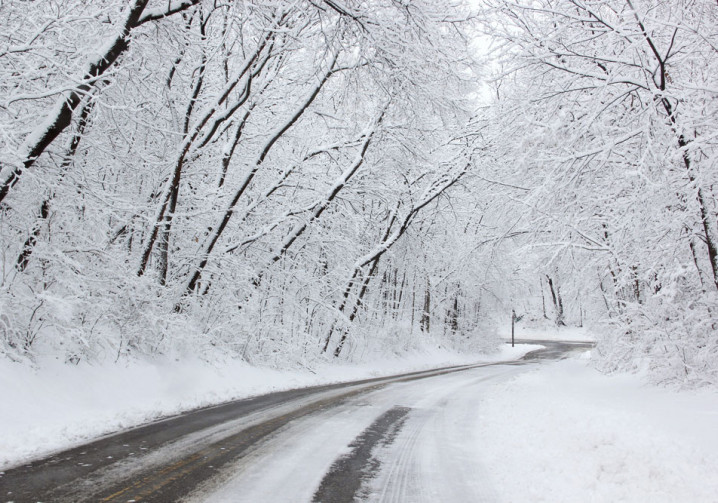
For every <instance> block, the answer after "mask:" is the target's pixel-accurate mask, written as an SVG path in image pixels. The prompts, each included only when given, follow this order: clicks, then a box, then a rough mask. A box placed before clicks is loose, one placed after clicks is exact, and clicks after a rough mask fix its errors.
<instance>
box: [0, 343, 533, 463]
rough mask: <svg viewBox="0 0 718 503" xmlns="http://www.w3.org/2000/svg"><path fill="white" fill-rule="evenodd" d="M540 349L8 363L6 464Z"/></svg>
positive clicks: (3, 367)
mask: <svg viewBox="0 0 718 503" xmlns="http://www.w3.org/2000/svg"><path fill="white" fill-rule="evenodd" d="M537 347H539V346H530V345H526V346H517V347H516V348H510V347H502V348H501V350H500V351H499V352H497V353H494V354H491V355H477V354H474V355H460V354H457V353H454V352H451V351H447V350H438V349H434V350H432V351H423V352H416V353H412V354H409V355H405V356H402V357H395V358H384V359H373V360H372V362H371V363H370V364H369V363H365V364H323V365H321V366H318V367H316V368H314V369H312V370H309V369H294V370H277V369H271V368H266V367H253V366H250V365H248V364H246V363H243V362H238V361H229V362H225V363H223V364H217V365H209V364H208V363H206V362H203V361H199V360H182V361H180V362H177V361H173V360H165V361H153V362H140V361H136V362H132V363H129V364H126V365H116V364H107V365H104V366H102V365H96V366H90V365H79V366H68V365H61V364H52V363H51V362H48V363H46V364H44V365H43V366H42V370H40V371H34V370H32V369H29V368H27V367H23V366H20V365H17V364H13V363H10V362H8V361H0V431H2V435H0V470H1V469H3V468H7V467H9V466H13V465H16V464H19V463H22V462H25V461H27V460H29V459H33V458H37V457H40V456H43V455H47V454H50V453H52V452H55V451H58V450H61V449H65V448H69V447H72V446H75V445H78V444H81V443H84V442H87V441H89V440H91V439H93V438H96V437H99V436H102V435H106V434H110V433H113V432H116V431H119V430H123V429H127V428H131V427H134V426H138V425H141V424H144V423H148V422H151V421H154V420H157V419H160V418H163V417H167V416H171V415H174V414H179V413H181V412H184V411H187V410H191V409H195V408H198V407H204V406H208V405H214V404H218V403H221V402H225V401H229V400H233V399H240V398H246V397H250V396H256V395H262V394H265V393H270V392H273V391H281V390H287V389H292V388H302V387H308V386H315V385H321V384H329V383H337V382H346V381H354V380H359V379H365V378H370V377H381V376H388V375H392V374H400V373H405V372H412V371H418V370H427V369H431V368H439V367H446V366H453V365H465V364H471V363H477V362H492V361H505V360H512V359H517V358H520V357H521V356H522V355H523V354H525V353H527V352H529V351H531V350H533V349H536V348H537Z"/></svg>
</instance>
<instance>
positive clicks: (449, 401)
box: [0, 340, 591, 503]
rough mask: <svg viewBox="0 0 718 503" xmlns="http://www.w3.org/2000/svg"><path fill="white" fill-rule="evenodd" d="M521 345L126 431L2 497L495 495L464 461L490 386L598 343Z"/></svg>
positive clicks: (26, 478)
mask: <svg viewBox="0 0 718 503" xmlns="http://www.w3.org/2000/svg"><path fill="white" fill-rule="evenodd" d="M517 342H518V343H530V344H541V345H543V346H545V349H542V350H537V351H533V352H531V353H529V354H527V355H526V356H525V357H524V358H523V359H521V360H518V361H512V362H502V363H492V364H477V365H467V366H460V367H450V368H445V369H438V370H432V371H426V372H414V373H410V374H404V375H399V376H393V377H387V378H378V379H368V380H364V381H357V382H352V383H344V384H335V385H329V386H320V387H313V388H304V389H298V390H291V391H284V392H278V393H271V394H268V395H263V396H259V397H255V398H250V399H245V400H238V401H234V402H229V403H226V404H222V405H217V406H214V407H208V408H203V409H199V410H195V411H192V412H187V413H185V414H181V415H179V416H175V417H171V418H167V419H164V420H161V421H157V422H153V423H150V424H147V425H145V426H141V427H138V428H134V429H131V430H128V431H123V432H119V433H116V434H113V435H110V436H107V437H103V438H100V439H98V440H96V441H94V442H91V443H88V444H85V445H83V446H80V447H77V448H73V449H70V450H67V451H64V452H60V453H57V454H55V455H53V456H51V457H48V458H46V459H41V460H37V461H34V462H32V463H29V464H25V465H21V466H18V467H15V468H11V469H8V470H6V471H5V472H4V473H3V474H2V475H0V501H6V502H15V503H20V502H33V503H36V502H44V503H49V502H83V501H92V502H123V503H127V502H140V501H142V502H163V503H166V502H173V501H196V502H199V501H212V502H215V501H217V502H219V501H226V502H232V503H236V502H239V501H248V502H249V501H251V502H262V501H272V502H282V501H313V502H323V503H332V502H350V501H354V500H355V499H359V500H364V501H412V502H414V501H438V500H441V501H468V500H471V501H480V500H482V499H483V500H486V501H491V500H492V498H491V494H490V488H486V487H483V486H482V483H481V477H480V476H479V475H480V466H476V463H474V464H472V463H469V462H467V461H466V459H468V458H467V456H468V455H469V454H470V453H469V452H468V451H467V449H469V446H467V445H465V444H466V441H465V440H466V438H467V436H470V432H471V429H470V428H471V424H475V417H474V416H475V409H472V408H471V405H472V404H474V405H475V402H476V400H478V398H479V397H480V391H481V387H482V386H488V385H490V384H491V383H492V382H495V381H496V380H497V379H508V378H510V377H512V376H513V375H515V374H516V373H518V372H521V371H523V370H524V369H525V366H526V365H536V364H539V363H541V362H542V361H545V360H555V359H560V358H563V357H565V356H567V355H569V354H570V353H572V352H575V351H582V350H585V349H587V348H589V347H590V346H591V344H590V343H580V342H556V341H539V340H531V341H528V340H526V341H524V340H522V341H517ZM474 427H475V426H474ZM462 452H463V454H462ZM462 456H463V457H462ZM462 460H463V461H462ZM462 472H466V473H462ZM466 498H468V499H466Z"/></svg>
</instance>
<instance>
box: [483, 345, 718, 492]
mask: <svg viewBox="0 0 718 503" xmlns="http://www.w3.org/2000/svg"><path fill="white" fill-rule="evenodd" d="M478 405H479V406H478V409H477V410H476V414H477V415H476V421H475V426H476V432H477V435H476V437H475V444H474V449H475V452H476V453H477V455H478V456H479V457H480V458H481V460H482V464H483V466H484V467H486V471H487V473H488V475H489V481H490V483H491V485H492V486H493V487H494V488H496V490H497V491H498V495H499V500H500V501H532V502H533V501H550V502H561V501H563V502H575V501H596V502H604V501H606V502H608V501H631V502H646V501H651V502H716V501H718V394H717V393H716V392H715V391H706V390H704V391H700V392H685V391H682V392H674V391H670V390H665V389H657V388H654V387H650V386H647V385H645V384H643V381H642V380H641V379H640V377H639V376H636V375H620V376H605V375H602V374H599V373H598V372H596V371H595V370H593V369H591V368H590V367H588V366H587V365H586V360H583V361H582V360H577V359H571V360H564V361H560V362H556V363H551V364H547V365H542V366H539V367H537V368H533V369H531V370H529V371H528V372H524V373H522V374H520V375H518V376H516V377H515V378H513V379H511V380H509V381H507V382H502V383H497V384H496V385H494V386H493V387H492V388H490V389H489V390H487V392H486V393H485V394H484V396H483V398H482V400H481V401H480V403H479V404H478Z"/></svg>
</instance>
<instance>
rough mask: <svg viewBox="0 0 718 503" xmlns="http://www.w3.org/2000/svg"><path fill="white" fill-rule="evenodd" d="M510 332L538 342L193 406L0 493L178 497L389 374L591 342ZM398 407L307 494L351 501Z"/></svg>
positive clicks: (533, 356) (41, 465) (32, 467)
mask: <svg viewBox="0 0 718 503" xmlns="http://www.w3.org/2000/svg"><path fill="white" fill-rule="evenodd" d="M517 342H519V343H532V344H541V345H543V346H545V349H542V350H537V351H533V352H531V353H529V354H528V355H526V356H525V357H524V358H523V359H522V360H520V361H515V362H500V363H492V364H476V365H464V366H457V367H448V368H443V369H437V370H431V371H424V372H412V373H409V374H403V375H398V376H391V377H385V378H375V379H367V380H362V381H356V382H350V383H342V384H333V385H327V386H317V387H312V388H303V389H297V390H290V391H283V392H276V393H271V394H268V395H263V396H258V397H254V398H249V399H244V400H237V401H233V402H229V403H225V404H221V405H217V406H213V407H207V408H203V409H198V410H195V411H191V412H187V413H184V414H181V415H178V416H174V417H171V418H167V419H164V420H160V421H156V422H153V423H150V424H147V425H144V426H141V427H138V428H134V429H131V430H128V431H124V432H120V433H116V434H113V435H110V436H106V437H103V438H100V439H98V440H96V441H93V442H91V443H88V444H85V445H83V446H80V447H76V448H73V449H70V450H67V451H64V452H60V453H57V454H55V455H53V456H50V457H48V458H45V459H41V460H37V461H33V462H31V463H27V464H24V465H21V466H18V467H15V468H11V469H8V470H6V471H5V472H4V473H2V474H0V501H7V502H14V503H21V502H26V501H27V502H51V501H52V502H56V501H57V502H64V501H67V502H82V501H101V502H123V503H125V502H133V501H134V502H139V501H143V502H168V501H177V500H179V499H181V498H183V497H185V496H186V495H188V494H189V493H191V492H192V491H193V490H194V489H195V488H197V487H198V486H200V485H206V484H208V481H212V480H213V479H217V478H221V476H226V471H227V470H226V469H225V470H224V471H223V468H227V467H231V466H233V464H235V463H237V462H238V460H241V459H242V458H243V457H245V456H247V455H249V454H251V452H252V450H253V449H256V448H257V446H258V445H261V444H262V442H264V441H266V439H268V438H271V437H272V435H273V434H275V433H276V432H277V431H278V430H280V429H281V428H283V427H285V426H287V425H288V424H290V423H292V422H294V421H296V420H298V419H300V418H304V417H307V416H310V415H312V414H317V413H320V412H321V411H326V410H328V409H332V408H336V407H337V406H339V405H341V404H343V403H346V402H347V401H348V400H351V399H354V398H356V397H360V396H362V395H363V394H367V393H371V392H372V391H376V390H379V389H382V388H384V387H386V386H388V385H390V384H394V383H402V382H409V381H414V380H419V379H426V378H429V377H434V376H439V375H444V374H449V373H455V372H462V371H468V370H471V369H475V368H478V367H488V366H496V365H524V364H528V363H533V362H536V361H541V360H546V359H549V360H551V359H557V358H561V357H563V356H565V355H567V354H568V353H570V352H572V351H576V350H580V349H585V348H587V347H590V343H575V342H550V341H538V340H532V341H517ZM406 412H407V411H405V410H402V409H397V410H392V411H391V412H388V415H387V416H386V417H383V418H382V419H378V420H377V421H378V422H375V423H374V425H375V431H373V430H371V427H370V428H369V429H367V433H366V438H364V439H363V440H362V439H361V438H357V440H356V441H355V442H357V444H356V446H355V447H357V449H356V452H357V453H358V454H357V456H358V457H357V459H354V460H351V459H349V460H344V461H345V462H344V465H345V466H344V467H342V465H341V463H340V464H339V465H337V466H336V467H335V466H333V467H332V470H331V473H330V474H328V475H327V477H329V478H327V477H325V480H323V481H322V485H320V489H319V491H320V492H318V493H317V495H315V498H314V499H315V501H330V500H331V501H351V500H352V498H353V496H354V493H353V491H356V489H357V487H358V482H357V480H356V479H357V476H356V473H354V474H353V475H352V473H353V472H356V471H357V470H358V469H360V468H361V467H362V466H363V465H365V464H366V463H367V459H368V457H367V456H368V454H367V453H368V452H369V451H370V450H371V449H372V448H373V447H375V445H376V444H377V443H378V442H382V441H386V438H387V435H391V432H392V431H395V430H397V429H398V428H399V427H400V426H401V423H402V421H403V418H404V416H405V415H406ZM362 442H364V443H363V444H362ZM362 446H363V447H362ZM350 447H351V445H350ZM362 456H363V457H362ZM339 461H340V460H338V462H339ZM357 467H360V468H357ZM223 474H224V475H223ZM329 475H331V477H330V476H329ZM332 477H333V478H332ZM337 477H338V478H337ZM342 477H344V479H342ZM352 477H353V478H352ZM345 479H346V480H345ZM343 480H344V481H343ZM347 484H348V485H347ZM340 486H346V487H345V488H344V490H343V491H344V492H341V491H338V489H337V488H338V487H340ZM352 488H353V489H352ZM321 491H324V493H321ZM327 494H334V495H335V496H336V498H335V499H331V498H333V497H331V498H330V497H329V496H327Z"/></svg>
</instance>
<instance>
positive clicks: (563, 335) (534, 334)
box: [497, 320, 596, 341]
mask: <svg viewBox="0 0 718 503" xmlns="http://www.w3.org/2000/svg"><path fill="white" fill-rule="evenodd" d="M497 332H498V334H499V336H501V337H502V338H503V339H507V340H510V339H511V322H510V321H509V322H507V323H504V324H503V325H501V326H500V327H499V328H498V330H497ZM514 337H515V338H516V339H529V340H533V339H540V340H544V341H594V340H596V337H595V334H593V333H592V332H591V330H590V329H589V328H588V327H557V326H556V325H555V324H554V323H551V322H549V321H548V320H546V322H542V323H533V324H532V323H529V322H525V321H520V322H519V323H516V324H515V325H514Z"/></svg>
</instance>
